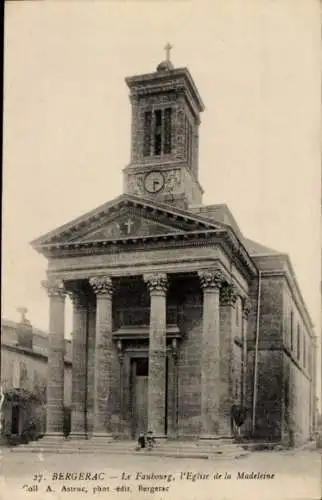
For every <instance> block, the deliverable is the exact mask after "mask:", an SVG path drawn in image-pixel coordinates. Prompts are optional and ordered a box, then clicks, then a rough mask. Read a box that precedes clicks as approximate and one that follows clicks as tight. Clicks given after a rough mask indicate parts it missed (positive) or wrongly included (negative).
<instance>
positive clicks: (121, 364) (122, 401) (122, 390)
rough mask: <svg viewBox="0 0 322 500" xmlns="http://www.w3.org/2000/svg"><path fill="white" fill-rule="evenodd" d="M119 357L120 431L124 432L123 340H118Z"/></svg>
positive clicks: (121, 433)
mask: <svg viewBox="0 0 322 500" xmlns="http://www.w3.org/2000/svg"><path fill="white" fill-rule="evenodd" d="M116 347H117V350H118V358H119V363H120V388H119V398H120V404H119V433H120V435H123V434H124V351H123V344H122V341H121V340H118V341H117V345H116Z"/></svg>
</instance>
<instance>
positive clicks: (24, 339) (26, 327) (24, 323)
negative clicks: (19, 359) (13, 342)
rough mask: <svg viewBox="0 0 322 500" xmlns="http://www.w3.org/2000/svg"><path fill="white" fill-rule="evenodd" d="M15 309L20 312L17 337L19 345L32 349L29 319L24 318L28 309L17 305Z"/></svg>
mask: <svg viewBox="0 0 322 500" xmlns="http://www.w3.org/2000/svg"><path fill="white" fill-rule="evenodd" d="M17 311H18V312H19V313H20V315H21V316H20V322H19V323H18V329H17V339H18V345H19V346H20V347H25V348H27V349H32V326H31V323H30V321H29V319H27V318H26V314H27V312H28V309H26V308H25V307H19V308H18V309H17Z"/></svg>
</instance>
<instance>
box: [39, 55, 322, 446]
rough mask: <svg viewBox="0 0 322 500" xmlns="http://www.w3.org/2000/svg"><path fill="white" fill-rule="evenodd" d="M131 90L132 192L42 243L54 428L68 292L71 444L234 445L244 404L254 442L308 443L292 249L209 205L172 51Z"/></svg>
mask: <svg viewBox="0 0 322 500" xmlns="http://www.w3.org/2000/svg"><path fill="white" fill-rule="evenodd" d="M126 84H127V86H128V88H129V91H130V103H131V108H132V127H131V158H130V162H129V164H128V165H127V166H126V167H125V168H124V171H123V175H124V189H123V194H121V195H120V196H118V197H117V198H115V199H113V200H111V201H107V202H106V203H105V204H104V205H102V206H100V207H98V208H95V209H94V210H93V211H91V212H90V213H87V214H85V215H84V216H81V217H79V218H77V219H76V220H73V221H71V222H69V223H67V224H65V225H63V226H62V227H59V228H58V229H55V230H54V231H52V232H50V233H48V234H45V235H44V236H41V237H40V238H38V239H36V240H35V241H33V242H32V245H33V248H34V249H36V250H37V251H38V252H39V253H41V254H42V255H44V256H45V257H46V258H47V259H48V273H47V280H46V281H45V282H44V283H43V285H44V286H45V288H46V290H47V292H48V295H49V303H50V313H49V315H50V321H49V352H48V380H47V435H48V436H60V435H62V432H63V403H64V323H65V319H64V310H65V298H66V295H69V296H70V297H71V298H72V301H73V311H74V312H73V322H74V323H73V325H74V326H73V338H72V417H71V438H73V437H76V438H77V439H82V438H84V439H85V438H88V439H91V440H100V441H102V440H106V441H108V440H110V439H111V438H116V437H118V438H129V439H130V438H135V437H137V435H138V434H139V433H140V432H146V431H148V430H152V431H153V433H154V435H155V436H156V437H157V438H160V439H161V438H164V439H166V438H167V439H218V438H232V437H233V433H234V428H233V426H232V418H231V417H232V408H239V409H240V408H245V409H246V415H247V416H246V420H245V422H244V424H243V425H242V428H241V430H242V434H243V435H244V436H245V437H247V436H251V437H253V438H254V437H257V438H263V439H270V440H274V441H281V442H286V443H288V442H290V441H294V442H302V441H306V440H308V439H309V438H310V437H311V436H312V433H313V430H314V425H315V404H316V402H315V394H316V340H315V337H314V332H313V325H312V322H311V319H310V316H309V314H308V311H307V308H306V306H305V303H304V300H303V297H302V294H301V291H300V289H299V286H298V284H297V280H296V277H295V274H294V271H293V268H292V264H291V262H290V259H289V257H288V256H287V255H285V254H282V253H279V252H278V251H275V250H272V249H269V248H266V247H264V246H263V245H261V244H259V243H256V242H254V241H251V240H249V239H248V238H247V237H246V236H244V235H243V233H242V231H241V229H240V228H239V227H238V225H237V223H236V221H235V219H234V217H233V215H232V214H231V212H230V211H229V209H228V207H227V206H226V205H216V204H214V205H203V204H202V196H203V189H202V187H201V185H200V183H199V180H198V178H199V161H198V156H199V155H198V145H199V125H200V117H201V114H202V112H203V111H204V103H203V101H202V99H201V96H200V95H199V92H198V89H197V87H196V84H195V82H194V80H193V78H192V76H191V74H190V72H189V70H188V69H187V68H174V66H173V64H172V62H171V61H170V59H169V57H167V59H166V60H165V61H163V62H161V63H160V64H159V65H158V67H157V68H156V71H154V72H152V73H149V74H143V75H139V76H131V77H129V78H126ZM203 168H207V166H206V165H205V166H203Z"/></svg>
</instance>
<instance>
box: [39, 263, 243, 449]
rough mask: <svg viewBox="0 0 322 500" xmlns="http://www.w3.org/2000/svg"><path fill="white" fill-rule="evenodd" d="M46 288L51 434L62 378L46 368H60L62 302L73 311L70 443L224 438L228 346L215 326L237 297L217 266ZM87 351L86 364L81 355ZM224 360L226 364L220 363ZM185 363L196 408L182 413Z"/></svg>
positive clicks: (58, 415) (226, 335) (58, 420)
mask: <svg viewBox="0 0 322 500" xmlns="http://www.w3.org/2000/svg"><path fill="white" fill-rule="evenodd" d="M44 285H45V286H46V288H47V290H48V293H49V300H50V321H51V324H52V325H60V329H59V335H57V329H56V330H53V331H52V332H51V334H50V335H51V337H54V339H52V341H51V342H50V346H52V347H51V349H50V352H49V366H50V367H52V369H51V371H49V376H51V375H53V377H52V380H48V389H49V390H48V395H47V404H48V416H49V418H48V426H47V433H48V434H49V435H51V434H52V433H53V432H55V433H56V434H61V435H62V431H63V428H62V425H63V417H62V415H63V413H62V408H63V390H62V388H63V385H64V380H63V371H59V369H58V370H57V368H56V369H55V368H54V367H57V366H58V368H59V366H60V365H59V359H60V358H59V357H61V355H62V353H63V338H64V335H63V329H62V325H63V318H64V299H65V297H66V295H67V294H70V295H71V297H72V300H73V310H74V328H73V360H72V361H73V378H72V380H73V386H72V387H73V407H72V423H71V437H76V438H78V439H79V438H85V437H91V438H92V439H100V440H102V439H107V440H108V439H110V438H111V437H113V436H124V437H135V436H136V435H137V434H138V432H142V431H147V430H148V429H152V430H153V432H154V434H155V435H156V436H157V437H159V438H164V437H178V436H180V435H188V436H189V435H193V436H200V437H201V438H215V437H219V436H222V437H230V436H231V426H230V405H231V404H232V401H233V386H234V380H233V369H232V363H233V359H232V356H233V343H234V342H235V339H234V336H233V333H234V332H233V331H232V329H231V324H230V323H229V321H228V320H225V319H224V320H222V321H221V309H222V308H225V307H226V308H227V307H228V308H231V310H233V309H234V305H235V296H236V297H237V288H236V287H235V286H233V285H231V284H228V282H227V281H226V279H225V274H224V272H223V271H222V270H221V269H220V266H218V265H217V266H216V267H213V268H210V269H203V270H200V271H193V272H190V273H188V272H182V273H166V272H162V271H158V272H150V273H145V274H143V275H136V276H129V275H126V276H117V274H116V273H115V271H114V273H113V275H112V276H111V275H107V274H100V275H96V276H94V275H92V276H88V278H87V279H79V280H68V279H67V280H60V279H58V278H57V277H55V278H54V277H52V278H51V279H49V280H48V281H47V282H45V283H44ZM196 285H197V286H198V289H197V293H195V290H196ZM192 290H194V292H193V293H191V291H192ZM227 294H228V295H229V297H230V298H231V301H230V302H229V305H227V303H226V302H225V298H224V297H225V296H226V295H227ZM223 301H224V302H223ZM187 310H190V312H189V314H188V316H190V317H191V318H194V325H193V327H194V328H195V329H196V328H197V329H198V331H200V334H201V335H200V342H198V345H196V346H195V347H194V346H193V344H192V343H191V345H188V346H187V347H185V344H187V343H188V344H189V340H188V336H191V333H190V332H189V330H191V324H190V325H189V323H190V322H191V320H190V319H189V318H188V317H187ZM91 315H95V323H94V321H93V319H92V320H90V316H91ZM93 339H94V342H93ZM90 344H91V345H92V352H93V353H94V356H90V355H89V352H90V350H89V345H90ZM191 349H195V350H196V352H195V353H193V352H191ZM223 355H224V356H225V359H226V360H227V363H228V365H227V363H226V362H222V361H221V357H222V356H223ZM196 356H198V357H199V356H200V359H201V363H200V362H199V359H198V363H197V360H196ZM193 358H194V361H193ZM187 363H189V364H190V365H191V366H192V368H193V364H195V365H198V367H199V373H197V371H196V372H195V381H194V384H195V390H196V392H198V393H195V394H193V395H192V398H194V399H195V401H192V398H190V401H188V402H187V403H188V404H187V408H185V401H186V398H185V396H184V384H185V383H186V382H187V381H186V380H185V371H186V368H187ZM227 366H228V368H227ZM192 402H193V405H192ZM189 406H193V412H194V418H193V421H192V422H191V421H190V423H188V425H186V430H184V432H181V430H180V428H181V425H180V424H181V419H185V414H186V413H187V412H189V411H190V410H189ZM52 409H55V410H54V411H53V410H52ZM189 420H191V419H189Z"/></svg>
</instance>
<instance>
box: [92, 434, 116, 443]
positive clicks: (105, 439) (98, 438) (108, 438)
mask: <svg viewBox="0 0 322 500" xmlns="http://www.w3.org/2000/svg"><path fill="white" fill-rule="evenodd" d="M113 440H114V436H113V434H111V433H110V432H93V433H92V436H91V442H92V443H98V444H99V443H111V442H112V441H113Z"/></svg>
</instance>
